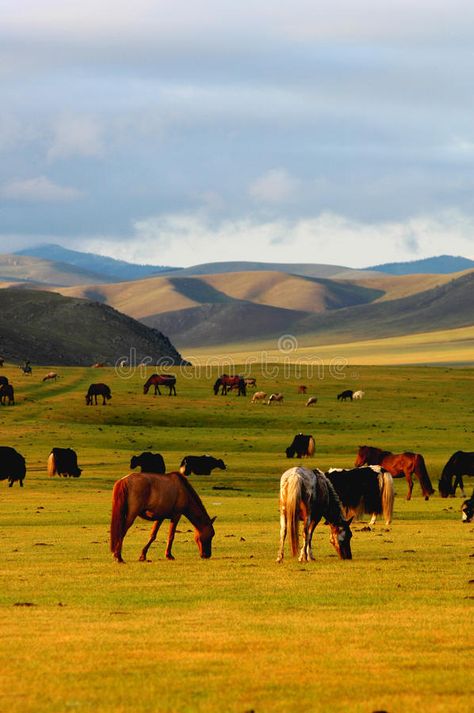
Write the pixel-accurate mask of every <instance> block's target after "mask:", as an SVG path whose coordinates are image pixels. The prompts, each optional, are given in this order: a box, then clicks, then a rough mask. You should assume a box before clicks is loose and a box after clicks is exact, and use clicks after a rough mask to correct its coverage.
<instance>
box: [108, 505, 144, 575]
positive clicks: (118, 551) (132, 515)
mask: <svg viewBox="0 0 474 713" xmlns="http://www.w3.org/2000/svg"><path fill="white" fill-rule="evenodd" d="M137 515H138V513H137V512H128V513H127V517H126V518H125V522H124V524H123V531H122V533H121V535H120V537H119V539H118V541H117V544H116V546H115V549H114V552H113V555H114V557H115V559H116V560H117V562H118V563H119V564H124V562H125V560H124V559H123V558H122V545H123V541H124V538H125V535H126V534H127V532H128V531H129V529H130V528H131V526H132V525H133V523H134V522H135V519H136V517H137Z"/></svg>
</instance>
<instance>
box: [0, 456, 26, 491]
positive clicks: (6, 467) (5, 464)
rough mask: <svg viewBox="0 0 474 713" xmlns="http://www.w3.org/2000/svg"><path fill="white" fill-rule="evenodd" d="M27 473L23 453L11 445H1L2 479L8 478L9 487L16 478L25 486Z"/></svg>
mask: <svg viewBox="0 0 474 713" xmlns="http://www.w3.org/2000/svg"><path fill="white" fill-rule="evenodd" d="M25 475H26V463H25V459H24V458H23V456H22V455H21V453H18V451H16V450H15V449H14V448H10V446H0V480H8V487H9V488H11V487H12V485H13V483H14V482H15V481H16V480H17V481H18V482H19V483H20V487H23V480H24V479H25Z"/></svg>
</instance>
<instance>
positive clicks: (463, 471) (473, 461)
mask: <svg viewBox="0 0 474 713" xmlns="http://www.w3.org/2000/svg"><path fill="white" fill-rule="evenodd" d="M463 475H474V453H472V452H471V453H469V452H466V451H456V453H453V455H452V456H451V458H450V459H449V460H448V462H447V463H446V465H445V466H444V468H443V472H442V473H441V478H440V479H439V482H438V488H439V492H440V495H441V497H442V498H447V497H448V495H453V496H454V495H456V488H457V486H458V485H459V487H460V489H461V496H462V497H463V498H465V497H466V496H465V493H464V483H463V479H462V476H463ZM453 478H454V484H453Z"/></svg>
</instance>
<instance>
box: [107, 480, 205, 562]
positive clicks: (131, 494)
mask: <svg viewBox="0 0 474 713" xmlns="http://www.w3.org/2000/svg"><path fill="white" fill-rule="evenodd" d="M181 515H184V516H185V517H187V518H188V520H189V521H190V523H191V524H192V525H193V526H194V529H195V534H194V540H195V542H196V544H197V546H198V548H199V554H200V555H201V557H203V558H206V559H207V558H209V557H210V556H211V554H212V538H213V537H214V527H213V522H214V520H215V518H212V519H211V518H210V517H209V515H208V514H207V511H206V508H205V507H204V505H203V504H202V502H201V498H200V497H199V495H198V494H197V493H196V491H195V490H194V488H193V487H192V485H191V484H190V482H189V481H188V479H187V478H186V477H185V476H184V475H181V473H163V474H161V475H158V474H157V473H130V475H126V476H125V477H124V478H121V480H118V481H117V482H116V483H115V485H114V491H113V496H112V523H111V526H110V549H111V551H112V552H113V554H114V557H115V559H116V560H117V561H118V562H123V559H122V544H123V539H124V537H125V535H126V533H127V530H128V529H129V528H130V527H131V526H132V524H133V522H134V520H135V518H137V517H141V518H143V519H144V520H150V521H152V522H154V525H153V528H152V531H151V535H150V539H149V540H148V542H147V544H146V545H145V547H144V548H143V550H142V553H141V555H140V561H142V562H144V561H145V560H146V555H147V552H148V550H149V548H150V545H151V544H152V542H154V540H155V538H156V535H157V533H158V530H159V529H160V525H161V523H162V522H163V520H168V519H169V520H171V524H170V529H169V534H168V542H167V544H166V552H165V556H166V558H167V559H171V560H172V559H174V557H173V555H172V554H171V546H172V544H173V540H174V535H175V532H176V527H177V525H178V522H179V520H180V518H181Z"/></svg>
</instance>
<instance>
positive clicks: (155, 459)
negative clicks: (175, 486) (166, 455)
mask: <svg viewBox="0 0 474 713" xmlns="http://www.w3.org/2000/svg"><path fill="white" fill-rule="evenodd" d="M137 466H140V470H141V472H142V473H166V467H165V461H164V460H163V456H162V455H161V454H160V453H150V451H145V452H144V453H140V455H139V456H132V459H131V461H130V468H136V467H137Z"/></svg>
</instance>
